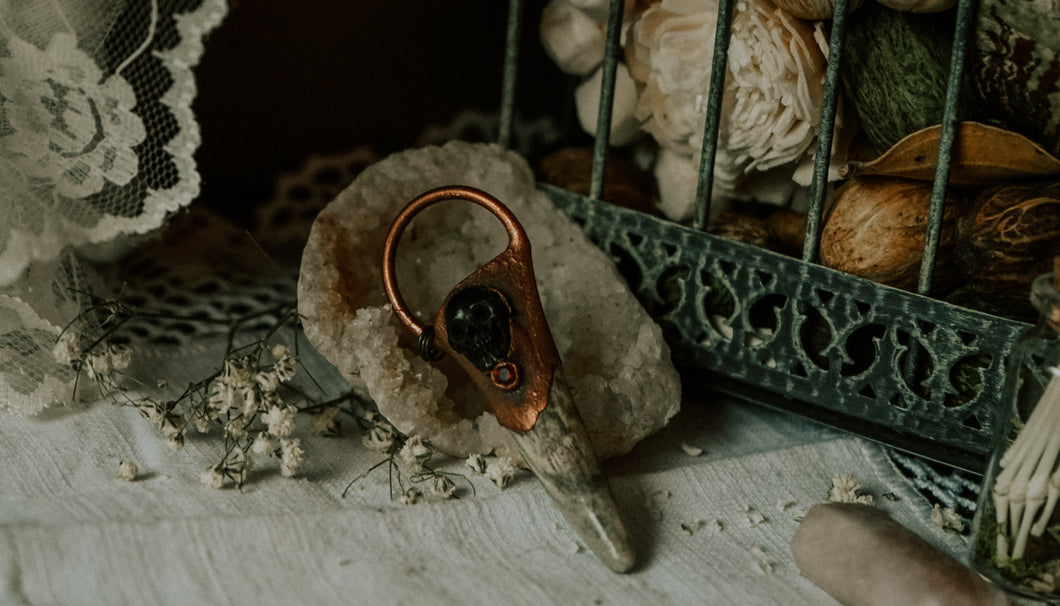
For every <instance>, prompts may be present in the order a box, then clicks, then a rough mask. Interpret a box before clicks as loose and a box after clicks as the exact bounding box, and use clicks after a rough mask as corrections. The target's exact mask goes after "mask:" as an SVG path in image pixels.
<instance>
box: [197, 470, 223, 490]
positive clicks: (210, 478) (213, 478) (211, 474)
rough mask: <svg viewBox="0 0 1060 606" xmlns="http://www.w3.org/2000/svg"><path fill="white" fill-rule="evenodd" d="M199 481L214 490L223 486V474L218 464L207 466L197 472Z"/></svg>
mask: <svg viewBox="0 0 1060 606" xmlns="http://www.w3.org/2000/svg"><path fill="white" fill-rule="evenodd" d="M199 481H200V482H202V483H203V484H205V485H206V486H209V487H210V488H213V489H215V490H217V489H221V488H224V485H225V476H224V472H223V471H221V466H220V465H214V466H212V467H207V468H206V469H204V470H202V472H201V473H199Z"/></svg>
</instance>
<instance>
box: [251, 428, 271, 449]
mask: <svg viewBox="0 0 1060 606" xmlns="http://www.w3.org/2000/svg"><path fill="white" fill-rule="evenodd" d="M274 448H275V446H274V445H273V443H272V438H270V437H269V434H268V433H266V432H264V431H262V432H259V433H258V435H257V436H256V437H255V438H254V442H252V443H251V445H250V452H253V453H254V454H256V455H267V454H270V453H272V451H273V449H274Z"/></svg>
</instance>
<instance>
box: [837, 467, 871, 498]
mask: <svg viewBox="0 0 1060 606" xmlns="http://www.w3.org/2000/svg"><path fill="white" fill-rule="evenodd" d="M859 490H861V484H860V483H858V481H857V480H855V479H854V476H853V475H851V474H849V473H837V474H836V475H834V476H832V488H831V489H830V490H829V491H828V500H829V501H831V502H833V503H862V504H864V505H873V504H874V500H873V498H872V495H859V494H858V493H857V492H858V491H859Z"/></svg>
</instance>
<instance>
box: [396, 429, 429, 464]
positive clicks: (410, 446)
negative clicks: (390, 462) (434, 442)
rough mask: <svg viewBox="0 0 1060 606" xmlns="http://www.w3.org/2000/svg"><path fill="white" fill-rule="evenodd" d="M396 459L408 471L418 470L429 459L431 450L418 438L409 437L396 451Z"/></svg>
mask: <svg viewBox="0 0 1060 606" xmlns="http://www.w3.org/2000/svg"><path fill="white" fill-rule="evenodd" d="M398 458H399V459H401V462H402V463H403V464H404V465H405V466H406V467H408V468H410V469H420V468H421V467H423V464H424V463H426V462H427V461H428V460H430V458H431V450H430V449H429V448H427V445H426V444H424V443H423V440H422V439H421V438H420V437H419V436H411V437H409V438H408V439H407V440H405V444H404V445H403V446H402V447H401V450H399V451H398Z"/></svg>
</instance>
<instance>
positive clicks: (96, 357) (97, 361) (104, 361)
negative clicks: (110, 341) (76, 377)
mask: <svg viewBox="0 0 1060 606" xmlns="http://www.w3.org/2000/svg"><path fill="white" fill-rule="evenodd" d="M85 362H86V364H85V370H86V371H87V372H88V378H89V379H92V380H98V379H102V378H105V377H109V376H110V373H111V372H112V371H113V370H114V369H113V367H112V366H111V358H110V356H109V355H107V352H105V351H104V352H100V353H89V354H88V359H87V360H85Z"/></svg>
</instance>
